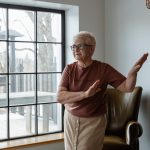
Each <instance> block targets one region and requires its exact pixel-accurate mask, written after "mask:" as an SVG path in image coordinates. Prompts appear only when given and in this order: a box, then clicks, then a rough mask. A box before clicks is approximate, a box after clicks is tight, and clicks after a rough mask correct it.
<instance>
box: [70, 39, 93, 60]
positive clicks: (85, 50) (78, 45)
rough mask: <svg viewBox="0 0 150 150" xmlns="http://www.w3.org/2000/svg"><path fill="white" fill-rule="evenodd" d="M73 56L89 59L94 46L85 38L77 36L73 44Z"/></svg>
mask: <svg viewBox="0 0 150 150" xmlns="http://www.w3.org/2000/svg"><path fill="white" fill-rule="evenodd" d="M72 51H73V56H74V58H75V59H76V60H79V61H82V60H83V61H85V60H89V59H91V57H92V54H93V51H94V49H93V46H92V45H91V44H88V43H86V41H85V39H83V38H77V39H75V40H74V43H73V45H72Z"/></svg>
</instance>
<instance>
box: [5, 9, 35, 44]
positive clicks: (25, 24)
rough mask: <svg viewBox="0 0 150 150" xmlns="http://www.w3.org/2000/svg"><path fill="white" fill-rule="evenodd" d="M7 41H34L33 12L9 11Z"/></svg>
mask: <svg viewBox="0 0 150 150" xmlns="http://www.w3.org/2000/svg"><path fill="white" fill-rule="evenodd" d="M8 15H9V40H12V41H14V40H17V41H34V30H35V29H34V12H32V11H25V10H14V9H9V14H8Z"/></svg>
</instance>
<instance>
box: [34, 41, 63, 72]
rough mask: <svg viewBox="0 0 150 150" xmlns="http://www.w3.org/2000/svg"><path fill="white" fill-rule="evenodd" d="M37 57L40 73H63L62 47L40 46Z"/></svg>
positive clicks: (53, 45)
mask: <svg viewBox="0 0 150 150" xmlns="http://www.w3.org/2000/svg"><path fill="white" fill-rule="evenodd" d="M37 55H38V58H37V68H38V72H48V71H52V72H56V71H59V72H61V63H62V60H61V55H62V54H61V45H59V44H38V53H37Z"/></svg>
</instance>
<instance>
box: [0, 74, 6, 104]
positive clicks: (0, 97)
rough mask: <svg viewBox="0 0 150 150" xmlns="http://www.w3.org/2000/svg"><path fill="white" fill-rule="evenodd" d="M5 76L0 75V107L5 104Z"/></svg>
mask: <svg viewBox="0 0 150 150" xmlns="http://www.w3.org/2000/svg"><path fill="white" fill-rule="evenodd" d="M6 79H7V76H6V75H0V107H3V106H6V105H7V80H6Z"/></svg>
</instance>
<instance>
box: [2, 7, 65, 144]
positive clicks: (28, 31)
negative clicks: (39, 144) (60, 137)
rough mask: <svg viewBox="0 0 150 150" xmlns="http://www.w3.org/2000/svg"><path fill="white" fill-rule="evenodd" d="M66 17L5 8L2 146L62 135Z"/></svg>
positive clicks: (57, 12) (37, 10)
mask: <svg viewBox="0 0 150 150" xmlns="http://www.w3.org/2000/svg"><path fill="white" fill-rule="evenodd" d="M64 24H65V13H64V11H62V10H53V9H45V8H37V7H29V6H18V5H7V4H0V141H3V140H10V139H16V138H22V137H31V136H35V135H42V134H49V133H55V132H61V131H62V129H63V126H62V112H63V110H62V109H63V108H62V105H60V104H58V103H57V101H56V91H57V87H58V83H59V80H60V76H61V73H62V70H63V67H64V47H65V45H64V44H65V38H64V37H65V35H64V33H65V32H64V29H65V27H64Z"/></svg>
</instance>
